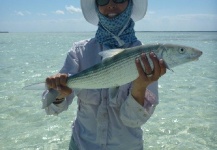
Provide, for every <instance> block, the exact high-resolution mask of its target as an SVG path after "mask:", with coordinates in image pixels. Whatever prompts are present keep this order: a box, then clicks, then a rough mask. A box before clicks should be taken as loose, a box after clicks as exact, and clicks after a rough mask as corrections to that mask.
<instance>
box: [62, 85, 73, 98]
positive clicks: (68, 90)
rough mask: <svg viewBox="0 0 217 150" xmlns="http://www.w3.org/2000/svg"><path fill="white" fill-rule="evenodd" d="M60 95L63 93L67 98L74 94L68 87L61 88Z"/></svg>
mask: <svg viewBox="0 0 217 150" xmlns="http://www.w3.org/2000/svg"><path fill="white" fill-rule="evenodd" d="M60 93H61V94H62V95H63V96H64V97H66V96H68V95H69V94H71V93H72V89H71V88H69V87H67V86H61V90H60Z"/></svg>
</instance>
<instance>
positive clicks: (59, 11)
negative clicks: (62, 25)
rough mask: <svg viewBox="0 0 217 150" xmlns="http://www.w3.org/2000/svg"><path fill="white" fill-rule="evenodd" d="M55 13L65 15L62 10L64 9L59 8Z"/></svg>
mask: <svg viewBox="0 0 217 150" xmlns="http://www.w3.org/2000/svg"><path fill="white" fill-rule="evenodd" d="M54 13H55V14H58V15H64V14H65V13H64V11H62V10H57V11H55V12H54Z"/></svg>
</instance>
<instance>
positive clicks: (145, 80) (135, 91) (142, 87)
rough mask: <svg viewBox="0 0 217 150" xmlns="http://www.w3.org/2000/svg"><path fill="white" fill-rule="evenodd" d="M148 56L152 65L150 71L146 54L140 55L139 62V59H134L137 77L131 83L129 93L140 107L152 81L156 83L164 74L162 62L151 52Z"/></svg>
mask: <svg viewBox="0 0 217 150" xmlns="http://www.w3.org/2000/svg"><path fill="white" fill-rule="evenodd" d="M149 55H150V58H151V60H152V62H153V65H154V68H153V70H152V69H151V66H150V64H149V62H148V59H147V56H146V54H141V61H140V60H139V59H136V61H135V63H136V67H137V70H138V73H139V77H138V78H137V79H136V80H134V81H133V88H132V91H131V93H132V96H133V97H134V98H135V99H136V100H137V101H138V102H139V103H140V104H141V105H142V104H143V103H144V97H145V91H146V88H147V86H148V85H150V84H151V83H153V82H154V81H157V80H158V79H159V78H160V77H161V76H163V75H164V74H165V73H166V65H165V63H164V61H163V60H162V59H160V60H159V59H158V58H157V56H156V55H155V54H154V53H153V52H151V53H150V54H149ZM142 63H143V65H144V67H145V71H144V70H143V67H142Z"/></svg>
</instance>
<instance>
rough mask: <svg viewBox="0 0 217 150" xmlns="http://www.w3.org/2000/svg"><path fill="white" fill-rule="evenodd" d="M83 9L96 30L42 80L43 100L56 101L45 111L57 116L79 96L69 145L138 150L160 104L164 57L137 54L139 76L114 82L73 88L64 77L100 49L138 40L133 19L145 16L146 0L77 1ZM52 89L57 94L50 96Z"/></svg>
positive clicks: (95, 58) (84, 149)
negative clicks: (145, 127)
mask: <svg viewBox="0 0 217 150" xmlns="http://www.w3.org/2000/svg"><path fill="white" fill-rule="evenodd" d="M81 8H82V12H83V15H84V17H85V19H86V20H87V21H88V22H89V23H91V24H94V25H97V26H98V29H97V31H96V34H95V37H94V38H92V39H89V40H83V41H79V42H76V43H74V45H73V47H72V49H71V50H70V51H69V52H68V55H67V57H66V60H65V63H64V65H63V67H62V69H61V70H60V71H59V73H58V74H56V75H53V76H50V77H48V78H47V79H46V84H47V87H48V89H47V90H46V91H45V92H44V93H43V99H42V102H43V105H46V101H48V100H53V101H54V102H53V103H52V104H49V105H47V106H45V107H44V108H45V111H46V113H47V114H48V115H57V114H59V113H61V112H63V111H65V110H67V108H68V106H69V105H70V104H71V103H72V100H73V99H74V97H75V96H77V101H78V110H77V117H76V119H75V121H74V123H73V126H72V130H73V133H72V137H71V142H70V145H69V149H71V150H77V149H79V150H104V149H107V150H142V149H143V131H142V129H141V126H142V125H143V124H145V123H146V122H147V120H148V119H149V118H150V117H151V115H152V114H153V112H154V110H155V107H156V105H157V104H158V82H157V81H158V79H159V78H160V77H161V76H162V75H164V74H165V73H166V65H165V63H164V61H163V60H162V59H161V60H159V59H158V58H157V57H156V55H155V53H153V52H151V53H149V54H148V55H149V56H147V55H146V54H144V53H141V55H140V56H139V57H138V58H136V59H135V64H134V65H135V66H136V68H137V70H138V77H137V78H136V79H135V80H134V81H132V82H130V83H128V84H125V85H121V86H118V87H111V88H103V89H71V88H69V87H68V86H67V84H66V82H67V77H68V76H69V75H74V74H76V73H78V72H81V71H82V70H85V69H87V68H89V67H91V66H94V65H95V64H98V63H100V62H102V58H101V56H100V55H99V54H98V53H100V52H103V51H106V50H109V49H117V48H130V47H135V46H139V45H142V43H141V42H140V41H139V40H138V39H137V37H136V36H135V31H134V24H135V21H138V20H141V19H142V18H143V17H144V16H145V14H146V10H147V0H81ZM147 57H150V59H151V60H152V62H153V66H154V67H153V69H152V67H151V65H150V63H149V61H148V58H147ZM123 63H124V62H123ZM120 67H121V65H120ZM129 74H130V72H129ZM104 75H105V74H102V76H104ZM96 82H97V81H96ZM53 91H55V92H57V93H58V95H57V96H54V95H55V94H52V92H53Z"/></svg>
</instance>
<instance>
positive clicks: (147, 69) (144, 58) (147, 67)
mask: <svg viewBox="0 0 217 150" xmlns="http://www.w3.org/2000/svg"><path fill="white" fill-rule="evenodd" d="M141 59H142V63H143V65H144V67H145V72H146V74H151V73H152V68H151V66H150V63H149V61H148V58H147V56H146V54H144V53H143V54H142V55H141Z"/></svg>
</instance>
